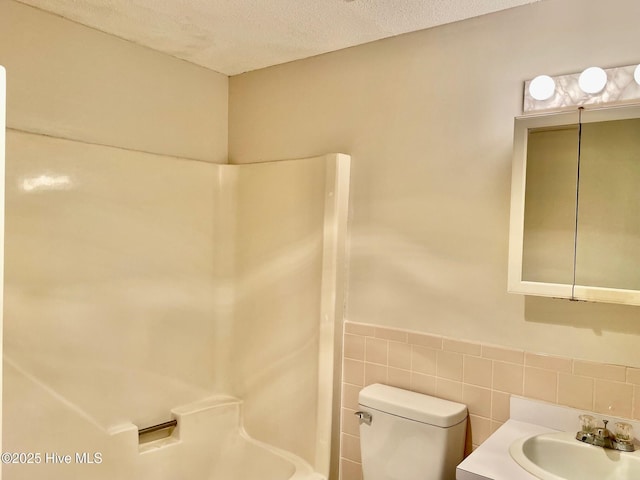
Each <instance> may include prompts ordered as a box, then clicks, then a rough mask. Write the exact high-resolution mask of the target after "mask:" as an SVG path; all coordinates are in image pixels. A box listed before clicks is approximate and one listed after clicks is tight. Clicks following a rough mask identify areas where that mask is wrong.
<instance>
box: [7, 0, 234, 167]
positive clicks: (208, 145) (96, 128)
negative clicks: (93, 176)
mask: <svg viewBox="0 0 640 480" xmlns="http://www.w3.org/2000/svg"><path fill="white" fill-rule="evenodd" d="M0 65H4V66H5V67H6V69H7V127H8V128H13V129H20V130H26V131H29V132H36V133H43V134H46V135H53V136H60V137H64V138H71V139H74V140H81V141H85V142H90V143H97V144H103V145H111V146H119V147H123V148H128V149H132V150H142V151H146V152H151V153H160V154H165V155H174V156H179V157H183V158H191V159H196V160H205V161H209V162H216V163H226V161H227V93H228V78H227V77H226V76H225V75H222V74H219V73H216V72H213V71H211V70H207V69H205V68H202V67H198V66H196V65H193V64H190V63H188V62H185V61H182V60H178V59H176V58H173V57H169V56H167V55H165V54H162V53H159V52H155V51H153V50H150V49H148V48H145V47H141V46H139V45H135V44H133V43H131V42H127V41H124V40H121V39H119V38H116V37H114V36H112V35H107V34H104V33H102V32H99V31H97V30H93V29H91V28H88V27H85V26H82V25H79V24H77V23H74V22H71V21H68V20H65V19H63V18H61V17H58V16H56V15H52V14H50V13H45V12H43V11H41V10H38V9H35V8H32V7H29V6H26V5H23V4H20V3H17V2H15V1H13V0H0Z"/></svg>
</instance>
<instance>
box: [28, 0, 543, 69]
mask: <svg viewBox="0 0 640 480" xmlns="http://www.w3.org/2000/svg"><path fill="white" fill-rule="evenodd" d="M19 1H21V2H22V3H26V4H28V5H32V6H35V7H38V8H41V9H43V10H47V11H50V12H53V13H56V14H58V15H61V16H62V17H65V18H68V19H71V20H74V21H76V22H78V23H81V24H84V25H88V26H90V27H94V28H96V29H98V30H102V31H104V32H107V33H110V34H112V35H116V36H118V37H121V38H124V39H127V40H130V41H132V42H135V43H138V44H140V45H145V46H147V47H150V48H152V49H154V50H159V51H161V52H165V53H167V54H169V55H173V56H175V57H178V58H182V59H184V60H188V61H190V62H193V63H196V64H198V65H202V66H203V67H207V68H210V69H212V70H215V71H218V72H220V73H224V74H226V75H235V74H238V73H242V72H246V71H249V70H256V69H258V68H263V67H267V66H270V65H276V64H279V63H285V62H290V61H293V60H298V59H300V58H306V57H310V56H313V55H318V54H321V53H326V52H331V51H334V50H339V49H341V48H346V47H350V46H354V45H359V44H362V43H367V42H371V41H373V40H378V39H381V38H385V37H391V36H394V35H399V34H401V33H407V32H412V31H415V30H422V29H424V28H429V27H433V26H436V25H442V24H445V23H450V22H454V21H457V20H463V19H465V18H470V17H475V16H479V15H484V14H486V13H491V12H496V11H498V10H503V9H506V8H511V7H515V6H519V5H524V4H527V3H533V2H535V1H538V0H19Z"/></svg>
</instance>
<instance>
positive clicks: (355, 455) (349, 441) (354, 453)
mask: <svg viewBox="0 0 640 480" xmlns="http://www.w3.org/2000/svg"><path fill="white" fill-rule="evenodd" d="M341 438H342V456H343V457H344V458H346V459H347V460H351V461H352V462H358V463H362V460H361V457H360V438H358V437H355V436H353V435H349V434H348V433H343V434H342V437H341Z"/></svg>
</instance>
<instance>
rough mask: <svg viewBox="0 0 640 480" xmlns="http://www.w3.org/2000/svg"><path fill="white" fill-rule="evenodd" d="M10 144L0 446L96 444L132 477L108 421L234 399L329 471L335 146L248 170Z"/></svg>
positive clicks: (72, 146) (55, 143) (19, 138)
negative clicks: (111, 443) (111, 439)
mask: <svg viewBox="0 0 640 480" xmlns="http://www.w3.org/2000/svg"><path fill="white" fill-rule="evenodd" d="M8 152H9V155H8V159H9V162H8V163H9V165H8V169H7V172H8V174H7V256H6V269H5V277H6V289H5V295H6V300H7V301H6V304H5V315H6V318H7V322H6V323H5V344H4V345H5V357H4V365H5V369H6V372H7V377H6V379H5V387H6V391H5V396H4V404H3V408H4V412H5V418H8V419H10V420H9V421H8V422H6V424H5V425H4V427H5V428H4V432H3V434H4V440H5V442H6V445H5V447H6V448H7V449H8V450H10V451H36V450H39V451H59V452H65V453H66V452H69V451H70V452H73V451H83V449H85V448H91V449H93V450H95V451H104V452H105V459H104V466H105V467H104V468H108V467H109V466H110V468H113V469H116V470H117V471H118V472H121V474H118V475H119V476H113V475H112V476H111V477H110V478H127V475H129V474H130V472H129V471H127V470H126V469H125V470H123V471H121V470H120V468H121V466H120V464H121V462H120V461H119V460H120V458H119V456H118V455H119V454H118V453H117V452H115V453H114V454H113V455H111V454H109V455H107V453H108V452H110V451H111V450H109V449H108V445H107V444H106V443H105V442H107V443H108V435H109V432H110V431H111V430H112V429H113V427H114V426H117V425H120V424H123V423H125V424H135V425H139V426H149V425H153V424H156V423H160V422H164V421H166V420H168V419H169V418H168V417H169V414H170V411H171V410H172V409H173V408H174V407H176V406H177V405H184V404H188V403H190V402H195V401H198V400H200V399H203V398H207V397H209V396H211V395H215V394H232V395H234V396H236V397H241V398H243V399H244V400H246V403H245V415H244V425H245V427H246V428H247V430H248V431H249V432H250V434H251V435H252V437H254V438H257V439H258V440H261V441H264V442H266V443H269V444H272V445H273V446H275V447H277V448H280V449H281V450H288V451H290V452H292V453H293V454H295V455H296V456H297V457H299V458H303V459H304V461H306V462H307V463H308V464H312V465H314V466H316V465H317V468H316V470H319V471H321V472H324V471H326V470H328V463H329V458H328V455H329V451H328V445H329V443H330V442H329V436H330V429H329V428H328V427H327V425H328V424H330V422H331V407H330V403H329V402H330V400H331V383H332V379H331V374H332V355H331V347H332V342H333V335H332V332H333V330H332V329H331V328H328V327H333V322H334V321H335V320H336V316H335V311H336V306H335V303H334V301H335V298H336V294H335V291H333V290H331V289H329V288H328V287H327V288H324V290H323V285H324V283H323V282H324V281H325V280H327V279H331V278H333V280H332V282H330V283H329V285H334V286H335V285H337V282H336V276H338V275H339V272H340V270H338V268H337V263H336V258H338V255H337V251H336V249H337V248H338V247H337V244H336V243H335V242H336V241H337V238H338V237H339V236H340V235H341V236H342V238H343V237H344V230H343V228H344V225H343V226H342V227H341V226H339V225H338V224H337V223H335V221H334V220H336V219H337V218H338V216H337V215H336V208H337V207H336V205H334V200H335V197H337V196H339V197H340V198H341V199H342V200H343V201H344V198H345V196H344V192H341V193H339V192H338V191H337V189H336V186H335V184H334V182H335V181H336V179H337V175H336V174H335V173H336V168H337V166H336V165H335V164H331V162H334V163H335V162H337V158H338V156H336V155H333V156H326V157H316V158H315V159H306V160H301V161H299V162H298V161H293V160H292V161H288V162H277V163H276V164H264V163H263V164H260V165H259V166H257V167H256V168H253V166H250V165H248V166H246V165H242V166H234V165H215V164H209V163H205V162H195V161H188V160H184V159H178V158H174V157H167V156H160V155H152V154H146V153H141V152H133V151H129V150H124V149H118V148H111V147H105V146H99V145H89V144H85V143H81V142H73V141H68V140H61V139H55V138H51V137H45V136H40V135H33V134H27V133H22V132H16V131H9V134H8ZM343 160H344V159H343ZM342 184H343V187H344V186H345V182H344V180H343V181H342ZM346 186H348V183H346ZM341 208H342V207H341ZM327 212H330V213H331V214H330V215H325V213H327ZM341 218H342V220H343V222H344V220H345V216H344V215H342V216H341ZM338 232H341V233H338ZM331 249H333V251H331ZM325 257H327V258H325ZM325 260H326V261H325ZM325 287H326V286H325ZM330 290H331V291H330ZM338 321H340V322H341V319H340V318H339V319H338ZM321 326H323V328H322V332H323V334H322V335H321ZM321 339H322V342H323V343H322V344H321ZM321 351H322V352H324V355H323V356H322V359H323V360H324V361H325V362H327V363H328V365H327V366H326V367H325V368H323V369H322V377H321V376H320V374H319V372H320V371H321V369H320V367H319V361H320V352H321ZM327 352H328V353H327ZM320 392H324V393H323V394H322V395H321V396H319V393H320ZM320 401H322V402H324V403H325V404H323V405H320V404H319V402H320ZM25 418H29V419H36V420H34V421H29V422H25V420H24V419H25ZM320 424H322V427H320ZM136 440H137V439H136ZM109 448H110V447H109ZM114 448H116V447H114ZM118 448H120V447H118ZM243 462H244V460H243V461H239V463H238V465H240V464H242V463H243ZM122 468H124V467H122ZM150 468H151V467H150ZM58 470H60V469H52V470H51V471H50V472H49V474H47V478H50V479H55V478H58V477H57V475H58V473H57V471H58ZM114 471H115V470H113V471H112V473H113V472H114ZM199 471H201V470H199ZM12 475H14V476H13V477H12V478H14V479H16V480H18V479H21V478H33V477H29V476H28V475H29V471H27V470H22V471H19V472H18V471H15V470H14V471H13V473H12ZM21 475H24V476H21ZM60 475H62V476H63V477H64V478H70V477H66V476H65V475H66V474H65V472H64V469H62V470H60ZM105 475H106V474H105ZM150 475H151V474H150V473H148V472H147V473H145V474H141V475H140V476H139V478H147V477H149V476H150ZM198 475H200V474H194V476H189V478H194V479H196V478H198V477H197V476H198ZM42 478H44V477H42ZM174 478H177V477H174ZM201 478H205V477H201Z"/></svg>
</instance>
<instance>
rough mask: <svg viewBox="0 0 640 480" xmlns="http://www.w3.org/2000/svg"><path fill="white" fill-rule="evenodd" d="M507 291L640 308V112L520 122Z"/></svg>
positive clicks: (630, 109)
mask: <svg viewBox="0 0 640 480" xmlns="http://www.w3.org/2000/svg"><path fill="white" fill-rule="evenodd" d="M512 168H513V171H512V184H511V220H510V232H509V272H508V283H509V285H508V289H509V291H510V292H512V293H522V294H527V295H543V296H551V297H559V298H568V299H573V300H586V301H595V302H611V303H622V304H629V305H640V106H637V105H636V106H627V107H609V108H600V109H593V110H576V111H573V112H565V113H555V114H545V115H529V116H524V117H517V118H516V120H515V133H514V157H513V166H512Z"/></svg>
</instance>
